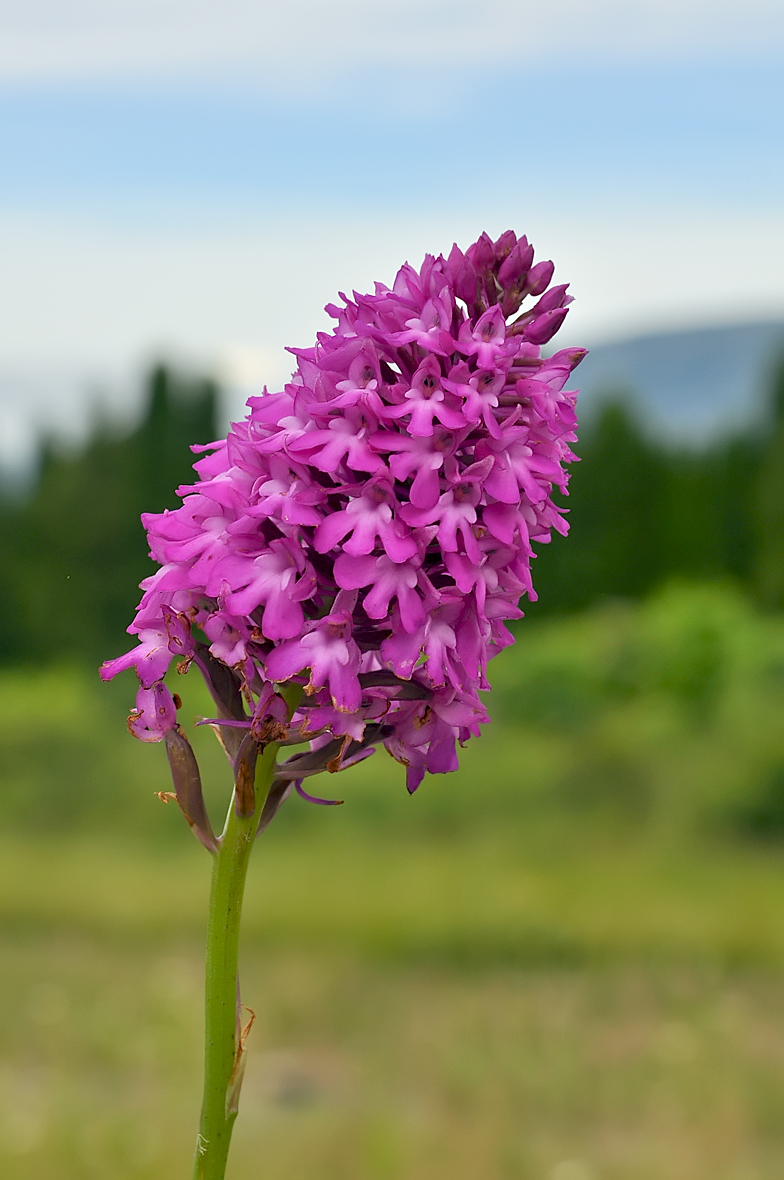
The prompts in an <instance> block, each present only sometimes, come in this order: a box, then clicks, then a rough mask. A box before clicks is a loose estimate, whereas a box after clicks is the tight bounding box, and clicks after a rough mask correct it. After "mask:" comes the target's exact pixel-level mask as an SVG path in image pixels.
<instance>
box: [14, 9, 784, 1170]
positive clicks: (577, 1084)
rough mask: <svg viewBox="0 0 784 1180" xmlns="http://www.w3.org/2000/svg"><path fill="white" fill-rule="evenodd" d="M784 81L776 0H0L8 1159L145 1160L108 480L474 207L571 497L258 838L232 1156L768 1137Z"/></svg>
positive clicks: (194, 994) (161, 889)
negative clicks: (506, 232) (562, 430)
mask: <svg viewBox="0 0 784 1180" xmlns="http://www.w3.org/2000/svg"><path fill="white" fill-rule="evenodd" d="M782 82H784V15H782V9H781V7H780V5H779V4H778V3H774V2H773V0H750V2H749V3H747V4H745V5H744V6H742V8H739V7H738V6H736V5H731V4H729V3H728V2H725V0H681V2H680V3H679V4H677V5H676V4H675V3H674V2H672V0H641V2H640V3H638V4H636V5H635V6H633V7H632V6H629V5H622V4H620V3H616V2H615V0H593V2H591V0H565V2H564V3H562V4H561V5H559V6H557V9H556V8H554V7H553V8H546V7H544V6H541V5H534V4H533V3H529V2H528V0H518V2H515V0H485V3H484V4H483V5H482V6H481V7H480V6H477V5H474V4H468V3H463V2H462V0H451V2H450V3H448V4H447V3H445V2H441V0H417V2H414V0H396V2H395V3H391V2H389V0H376V2H375V3H373V4H368V3H367V2H363V3H360V2H359V0H335V3H333V4H331V5H329V6H326V5H323V4H320V3H317V2H316V0H290V2H289V3H287V4H286V5H285V7H283V8H278V7H277V6H275V7H273V6H272V5H270V4H267V3H266V2H262V3H254V4H251V3H248V2H247V0H226V2H224V4H222V5H221V6H220V8H218V6H216V5H213V4H209V3H206V2H201V0H191V2H190V3H188V4H184V3H181V2H180V0H155V3H151V2H148V3H144V2H139V0H136V2H135V3H133V4H131V3H130V2H127V3H126V2H125V0H112V2H111V3H106V0H102V2H101V3H98V2H96V0H59V3H57V4H55V3H54V2H53V0H25V3H24V4H22V3H21V2H20V0H0V153H1V156H2V159H3V168H2V170H0V251H1V254H0V256H1V257H2V268H0V439H1V440H2V445H1V446H0V476H1V479H0V488H1V489H2V490H1V494H0V530H1V532H2V559H1V561H0V590H1V592H2V593H1V595H0V601H1V602H2V611H0V775H1V776H2V777H1V781H0V820H2V823H1V825H0V853H1V855H0V919H1V924H0V943H1V944H2V955H1V956H0V999H1V1001H2V1002H0V1173H1V1174H2V1175H3V1176H4V1177H5V1176H7V1177H9V1178H10V1180H160V1178H161V1177H166V1178H167V1180H168V1178H169V1177H172V1178H173V1177H177V1176H183V1177H184V1176H187V1175H188V1170H189V1163H188V1161H189V1157H190V1152H191V1147H192V1142H193V1137H194V1135H195V1125H196V1113H197V1108H198V1103H199V1100H200V1085H201V1083H200V1076H199V1075H200V1058H201V1048H200V1036H201V1032H200V1023H201V1003H202V1001H201V987H202V984H201V960H202V943H203V934H204V920H205V918H204V915H205V906H206V895H207V887H208V876H209V865H208V863H207V861H208V858H207V856H206V854H205V853H204V852H203V850H202V849H201V848H200V847H199V846H198V845H197V844H196V842H195V841H194V840H193V838H192V837H191V836H190V834H189V833H188V831H187V828H186V825H185V824H184V823H183V822H182V818H181V816H180V815H179V812H178V811H177V809H176V808H174V807H164V806H163V805H162V804H161V803H160V802H159V801H158V800H157V799H156V798H155V794H154V792H156V791H163V790H166V789H167V787H168V782H167V771H166V763H165V756H164V754H163V751H162V750H161V749H160V748H159V747H145V746H142V745H140V744H139V743H138V742H134V741H133V740H132V739H131V738H130V737H129V736H128V735H127V733H126V731H125V725H124V717H125V714H126V713H127V710H128V707H129V705H130V704H131V701H132V697H133V683H132V680H133V678H132V676H130V675H129V676H128V678H127V680H126V678H125V677H122V678H120V679H119V681H117V682H113V683H112V684H110V685H101V684H100V683H99V682H98V678H97V673H96V667H97V664H98V663H99V662H100V661H101V660H102V659H104V658H107V657H109V656H113V655H116V654H118V653H119V652H120V651H121V650H123V648H124V645H125V643H126V642H127V637H126V636H125V634H124V628H125V627H126V626H127V623H128V622H129V621H130V618H131V615H132V611H133V606H134V604H135V601H136V598H137V595H138V591H137V589H136V587H137V584H138V582H139V580H140V579H141V578H143V577H144V576H145V575H146V573H147V572H149V570H150V569H151V568H152V567H151V565H150V563H149V559H148V558H147V556H146V547H145V543H144V536H143V532H142V529H141V525H140V523H139V519H138V517H139V513H140V512H141V511H150V510H161V509H163V508H164V507H166V506H174V504H175V503H176V497H175V496H174V488H175V487H176V486H177V485H178V484H180V483H182V482H186V481H188V479H189V472H190V466H189V465H190V462H191V458H192V456H191V455H190V452H189V450H188V445H189V444H190V443H194V442H204V441H208V440H209V439H211V438H213V437H215V435H216V434H218V433H220V432H222V431H224V430H225V428H226V424H227V422H228V421H229V420H231V419H232V418H236V417H237V416H238V415H241V414H242V405H243V401H244V399H245V398H246V397H247V396H248V395H249V394H252V393H256V392H258V391H259V389H260V388H261V387H262V386H263V385H264V383H267V384H269V385H270V387H273V388H274V387H275V386H278V385H279V383H280V382H282V381H283V380H285V378H286V375H287V373H288V371H289V365H288V362H287V354H286V353H285V351H284V348H285V346H286V345H303V344H308V343H309V342H310V341H311V340H312V338H313V336H314V333H315V332H316V331H317V330H319V329H321V328H323V327H325V326H326V325H327V319H326V317H325V316H324V313H323V311H322V307H323V305H324V304H325V303H327V302H328V301H330V300H331V299H333V298H334V296H335V292H336V291H337V290H343V289H346V290H350V289H351V288H352V287H355V288H357V289H367V288H368V287H369V286H370V285H371V284H372V282H373V280H374V279H381V280H383V281H387V282H389V281H390V280H391V278H392V277H393V275H394V272H395V269H396V268H397V266H398V265H399V264H400V263H401V262H402V261H403V259H404V258H410V260H411V261H412V262H414V263H418V262H419V261H420V260H421V256H422V254H423V253H424V252H425V251H426V250H427V251H435V252H438V251H441V250H448V248H449V247H450V245H451V243H452V241H453V240H457V241H458V242H459V243H460V244H462V245H463V246H465V245H466V244H468V243H469V242H470V241H472V240H474V239H475V238H476V237H477V236H478V234H479V233H480V232H481V231H482V230H483V229H487V230H488V232H490V233H491V234H494V235H497V234H498V233H499V232H500V231H501V230H503V229H505V228H507V227H508V226H512V227H514V228H515V229H516V230H517V231H518V232H526V233H527V234H528V235H529V237H530V238H531V240H532V241H533V243H534V244H535V246H536V248H537V252H538V256H539V257H540V258H541V257H553V258H554V260H555V261H556V264H557V270H556V275H557V280H558V281H568V280H570V281H571V282H572V291H573V293H574V295H575V298H576V302H575V304H574V306H573V308H572V309H571V311H570V315H569V317H568V320H567V324H566V326H565V327H564V329H562V332H561V337H562V338H563V341H562V342H563V344H581V345H585V346H587V347H589V348H590V349H591V353H590V355H589V357H588V358H587V359H586V361H584V362H583V365H582V366H581V367H580V368H579V369H578V370H577V373H576V377H577V378H578V379H579V380H578V381H577V384H579V385H580V386H581V389H582V391H583V392H582V395H581V396H582V404H583V413H582V431H581V441H580V446H579V447H578V453H579V455H580V463H579V464H578V465H576V466H575V469H574V473H573V478H572V485H571V496H570V498H569V507H570V520H571V525H572V532H571V535H570V537H569V538H568V539H566V540H564V539H562V538H560V537H556V538H555V540H554V541H553V543H552V544H551V545H550V546H545V547H542V548H541V550H540V552H539V555H538V557H537V560H536V563H535V571H534V580H535V584H536V586H537V590H538V591H539V594H540V599H539V601H538V602H537V603H535V604H532V605H531V606H530V608H527V615H526V618H525V619H524V620H522V621H521V622H520V623H519V624H517V625H516V635H517V643H516V645H515V647H514V648H512V649H510V650H508V651H505V652H504V653H503V654H502V655H501V656H500V657H499V658H498V659H497V660H496V661H495V665H494V667H493V675H492V681H493V691H492V693H491V695H490V697H489V702H488V703H489V709H490V712H491V715H492V717H493V722H492V724H491V726H490V727H489V728H488V729H487V730H486V732H485V733H484V735H483V736H482V737H481V738H480V739H478V740H476V741H474V742H472V744H471V745H469V747H467V748H466V750H465V751H464V752H463V756H462V759H461V769H460V771H459V772H458V773H457V774H455V775H449V776H443V777H428V778H427V779H426V781H425V782H424V783H423V785H422V787H421V788H420V790H419V791H418V792H417V794H416V795H415V796H414V797H413V798H411V799H409V798H408V796H407V795H406V792H405V789H404V785H403V780H402V770H401V768H400V767H399V766H397V765H396V764H395V763H393V762H392V761H391V760H390V759H388V758H387V757H386V756H385V755H383V753H382V754H377V755H376V757H375V758H373V759H371V760H369V761H368V762H366V763H363V764H361V765H360V766H358V767H356V768H354V769H353V770H351V771H349V772H346V774H345V775H343V776H341V777H340V778H338V779H336V780H332V779H330V780H329V782H326V783H325V784H324V787H323V790H324V793H328V792H329V791H330V790H331V791H332V793H334V794H335V795H339V796H340V797H342V798H343V799H344V800H345V803H344V805H343V806H342V807H338V808H315V807H308V805H306V804H305V803H304V802H302V801H299V800H295V801H293V802H290V803H287V805H286V806H285V807H284V808H283V810H282V811H281V814H280V816H279V817H278V818H277V819H276V822H275V824H274V825H273V827H272V828H271V829H270V831H269V832H268V833H267V834H266V835H265V836H264V838H263V840H262V841H261V842H260V845H259V847H258V849H257V854H256V856H255V858H254V863H253V866H252V870H251V874H252V875H251V879H250V882H249V888H248V898H247V923H246V935H245V946H244V951H243V994H244V998H245V1000H246V1002H247V1003H248V1004H249V1005H250V1006H251V1007H252V1008H253V1010H254V1011H255V1014H256V1024H255V1027H254V1029H253V1032H252V1034H251V1045H250V1047H251V1053H250V1060H249V1066H248V1073H247V1080H246V1084H245V1090H244V1092H243V1099H242V1108H241V1117H240V1120H239V1122H238V1124H237V1131H236V1145H235V1149H234V1154H233V1156H232V1162H231V1170H230V1175H231V1176H232V1177H234V1178H236V1180H242V1178H247V1180H251V1178H255V1177H257V1176H260V1175H263V1176H265V1177H267V1178H268V1180H284V1178H286V1180H288V1178H289V1177H292V1176H296V1177H310V1176H313V1177H316V1176H317V1177H320V1178H323V1180H420V1178H421V1180H425V1177H427V1180H439V1178H440V1177H447V1176H448V1177H450V1180H469V1178H470V1180H476V1178H477V1177H482V1178H485V1177H487V1178H488V1180H665V1178H666V1180H707V1178H708V1177H710V1178H711V1180H774V1178H775V1180H778V1178H779V1177H780V1176H781V1175H782V1171H784V1130H783V1128H784V974H783V972H784V864H782V852H784V727H782V715H783V711H784V615H782V607H784V185H783V183H782V182H783V181H784V165H783V164H782V158H783V157H782V153H781V142H782V133H783V132H784V100H783V97H782ZM192 681H193V676H188V677H186V678H181V679H180V681H179V683H178V685H177V688H178V691H179V692H180V693H181V695H182V696H183V698H184V716H186V717H196V716H197V715H199V714H200V713H202V712H204V711H206V710H207V708H208V706H207V704H206V702H205V700H204V696H203V693H201V692H200V690H199V686H198V684H195V683H192ZM193 740H194V743H195V744H196V747H197V751H198V754H199V759H200V762H201V764H202V770H203V777H204V779H205V782H206V786H207V791H208V793H209V800H210V805H211V807H212V808H213V809H214V811H215V813H216V817H217V813H218V812H219V811H220V810H221V809H222V808H223V807H225V805H226V801H227V796H228V790H229V776H228V768H227V766H226V764H225V759H224V758H223V755H222V754H221V752H220V750H219V749H218V747H217V744H216V743H215V742H214V739H213V738H212V735H211V734H210V733H209V732H207V731H206V730H197V731H194V737H193Z"/></svg>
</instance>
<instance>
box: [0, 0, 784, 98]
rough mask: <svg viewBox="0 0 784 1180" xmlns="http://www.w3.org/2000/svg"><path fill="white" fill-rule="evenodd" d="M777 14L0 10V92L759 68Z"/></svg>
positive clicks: (201, 5) (195, 7) (65, 4)
mask: <svg viewBox="0 0 784 1180" xmlns="http://www.w3.org/2000/svg"><path fill="white" fill-rule="evenodd" d="M783 44H784V9H782V5H781V3H780V0H746V2H745V3H744V4H742V5H739V4H737V3H736V2H735V0H637V2H636V3H634V4H630V3H628V0H560V3H558V4H549V5H548V4H543V3H541V0H484V2H483V3H482V4H477V3H475V2H474V0H371V2H369V0H332V3H330V4H326V3H324V0H287V2H286V3H285V4H278V3H269V2H268V3H260V2H259V0H223V2H222V3H221V4H217V3H215V0H3V2H2V3H0V78H5V79H11V78H39V79H45V78H68V77H77V78H80V77H110V78H114V77H116V76H117V75H118V74H120V75H123V74H124V75H126V76H130V77H133V76H138V75H145V74H146V75H149V74H153V75H156V74H158V75H166V74H168V73H169V72H170V71H172V70H174V71H182V72H184V73H186V74H187V73H193V72H199V73H201V71H203V70H205V69H206V68H210V69H212V70H215V71H217V72H218V73H220V72H221V71H227V70H233V69H236V68H237V67H245V68H246V70H247V72H248V75H249V76H252V75H254V74H255V75H256V77H257V78H258V79H259V80H260V81H261V82H263V81H264V79H265V78H267V80H269V78H270V77H271V78H273V79H275V80H276V81H277V82H280V80H281V79H282V78H283V77H287V78H288V79H289V81H290V83H291V84H292V85H296V86H297V87H303V86H304V87H310V86H312V85H313V84H314V82H315V80H316V79H317V78H319V77H322V76H323V75H324V74H333V73H341V72H344V71H346V70H349V71H350V70H351V69H352V68H353V69H356V70H360V71H364V70H365V69H366V67H368V66H369V65H371V64H372V63H379V62H380V63H384V62H386V63H394V64H397V65H400V66H419V67H423V68H427V66H428V64H431V63H432V64H434V65H438V66H448V67H450V68H457V69H459V68H460V67H461V66H463V65H466V64H472V63H474V64H475V63H481V64H482V65H487V66H492V65H493V64H494V63H501V62H503V61H504V60H509V59H517V60H522V61H526V60H531V59H532V58H538V57H542V56H543V57H546V58H557V59H558V60H561V61H563V60H564V59H567V60H573V61H576V60H584V58H585V56H586V55H599V56H604V57H628V56H629V55H633V56H636V57H643V58H644V57H651V56H654V57H662V56H663V57H671V56H676V57H677V56H682V55H684V54H696V55H698V56H704V55H706V54H715V53H719V54H732V55H736V54H738V53H743V52H749V53H764V54H767V55H769V54H770V53H771V52H772V51H774V50H775V47H776V45H777V46H778V48H779V50H781V48H782V47H783ZM348 80H349V81H350V74H349V77H348Z"/></svg>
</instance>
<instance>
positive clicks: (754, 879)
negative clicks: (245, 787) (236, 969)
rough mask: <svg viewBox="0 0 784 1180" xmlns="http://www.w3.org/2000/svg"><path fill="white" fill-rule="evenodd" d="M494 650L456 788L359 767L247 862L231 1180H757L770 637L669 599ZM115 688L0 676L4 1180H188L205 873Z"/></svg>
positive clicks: (762, 1129)
mask: <svg viewBox="0 0 784 1180" xmlns="http://www.w3.org/2000/svg"><path fill="white" fill-rule="evenodd" d="M517 634H518V642H517V644H516V646H515V647H514V648H513V649H509V650H507V651H505V652H504V653H502V654H501V655H500V656H499V657H498V658H497V660H495V661H494V664H493V667H492V680H493V692H492V693H491V694H490V696H489V698H488V700H489V708H490V711H491V714H492V717H493V722H492V724H491V725H490V726H488V727H487V728H486V730H485V731H484V733H483V735H482V737H481V738H480V739H478V740H474V741H472V742H471V743H470V744H469V745H468V746H467V747H466V749H465V750H464V751H463V753H462V757H461V769H460V771H459V772H458V773H457V774H455V775H449V776H443V777H433V778H428V779H426V780H425V782H424V783H423V784H422V787H421V788H420V790H419V791H418V792H417V794H416V795H415V796H413V797H412V798H409V797H408V795H407V794H406V791H405V788H404V785H403V774H402V768H401V767H399V766H398V765H397V764H396V763H395V762H393V761H392V760H391V759H390V758H389V757H388V756H387V754H386V753H385V752H384V751H383V750H382V751H380V752H378V753H377V754H376V755H375V757H373V758H372V759H369V760H368V761H366V762H364V763H362V764H361V765H359V766H357V767H355V768H353V769H352V770H350V771H347V772H345V773H343V774H341V775H337V776H328V775H324V776H322V777H321V778H319V779H315V780H312V784H313V786H312V789H313V790H314V791H315V792H316V793H320V794H323V795H325V796H328V797H331V798H341V799H343V800H344V804H343V806H341V807H331V808H326V807H316V806H312V805H308V804H306V803H305V802H303V801H302V800H299V799H294V800H290V801H288V802H287V803H286V805H285V806H284V808H283V809H282V811H281V813H280V814H279V816H278V817H277V818H276V820H275V822H274V824H273V825H272V826H271V828H270V829H269V830H268V831H267V833H265V835H264V836H263V837H262V838H261V839H260V840H259V842H258V844H257V847H256V850H255V852H254V859H253V863H252V866H251V874H250V879H249V883H248V890H247V895H246V907H245V921H244V930H245V938H244V950H243V966H242V983H243V999H244V1002H245V1003H246V1004H247V1005H248V1006H249V1008H250V1009H252V1010H253V1013H254V1014H255V1023H254V1025H253V1028H252V1031H251V1033H250V1041H249V1048H250V1056H249V1063H248V1071H247V1076H246V1082H245V1087H244V1090H243V1095H242V1101H241V1107H240V1119H239V1121H238V1123H237V1129H236V1132H235V1146H234V1148H233V1151H232V1157H231V1161H230V1168H229V1176H230V1177H231V1178H232V1180H256V1178H259V1180H300V1178H303V1180H305V1178H310V1177H314V1178H315V1177H318V1178H319V1180H442V1178H443V1180H446V1178H447V1177H448V1178H449V1180H469V1178H470V1180H484V1178H487V1180H518V1178H519V1180H665V1178H666V1180H708V1178H709V1177H710V1180H774V1178H776V1180H779V1178H780V1177H781V1176H782V1175H784V725H782V717H784V619H782V617H781V616H778V615H765V614H762V613H760V612H759V611H757V610H755V609H754V608H752V607H751V606H750V605H749V603H748V601H747V600H746V599H745V598H744V597H743V596H742V595H741V594H739V593H738V592H736V591H735V590H733V589H732V588H731V587H729V586H725V585H720V584H717V585H692V586H688V585H670V586H669V587H667V588H666V589H664V590H662V591H661V592H659V593H658V594H657V595H655V596H654V597H652V598H650V599H649V600H647V601H646V602H645V603H643V604H642V605H634V604H630V603H627V602H622V601H617V602H610V601H608V602H605V603H604V604H603V605H601V606H598V607H596V608H594V609H592V610H591V611H589V612H585V613H582V614H580V615H575V616H573V617H569V618H542V619H535V620H530V621H529V620H524V621H523V622H521V624H520V625H519V626H518V630H517ZM177 691H178V692H179V693H180V695H181V696H182V697H183V701H184V704H183V712H182V715H181V716H182V718H183V722H184V724H186V726H189V724H190V721H191V719H193V718H195V717H197V716H199V715H201V714H203V713H208V712H209V704H208V702H207V700H206V699H205V695H204V693H203V692H200V690H199V685H198V683H197V682H196V680H195V676H194V675H193V674H191V675H189V676H187V677H180V678H178V681H177ZM133 693H134V686H133V680H132V677H131V676H128V677H122V678H120V680H119V682H115V683H113V684H111V685H108V686H102V685H101V684H100V683H99V681H98V678H97V674H96V673H95V672H94V671H92V670H90V669H85V668H84V667H83V666H81V665H78V664H74V665H64V666H60V667H57V668H47V667H44V668H41V669H39V670H15V671H10V670H6V671H4V672H3V673H2V675H1V676H0V759H1V760H2V764H1V765H2V793H1V794H0V820H2V828H1V829H0V919H1V921H0V942H1V943H2V959H1V960H0V1175H2V1176H3V1177H4V1178H6V1177H7V1178H8V1180H176V1178H177V1177H183V1178H185V1177H187V1176H188V1175H189V1162H190V1153H191V1150H192V1145H193V1141H194V1138H195V1130H196V1122H197V1114H198V1106H199V1102H200V1091H201V1003H202V1000H201V988H202V982H201V969H202V967H201V964H202V943H203V934H204V922H205V911H206V898H207V891H208V885H209V870H210V864H209V857H208V855H207V854H206V853H205V852H204V851H203V850H202V849H201V848H200V846H199V845H197V843H196V841H195V840H194V839H193V837H192V836H191V835H190V833H189V832H188V830H187V826H186V824H185V822H184V821H183V819H182V817H181V816H180V814H179V812H178V810H177V808H176V806H175V805H168V806H167V805H165V804H163V803H162V802H160V801H159V799H158V798H156V795H155V792H157V791H165V790H167V789H168V787H169V782H168V773H167V766H166V759H165V755H164V752H163V749H162V748H161V747H160V746H143V745H141V744H140V743H138V742H135V741H133V740H132V739H131V738H130V737H129V736H128V735H127V733H126V730H125V725H124V715H125V713H126V712H127V710H128V708H129V707H130V705H131V704H132V700H133ZM193 742H194V745H195V747H196V749H197V753H198V756H199V760H200V764H201V766H202V774H203V778H204V780H205V786H206V788H207V792H208V795H209V801H210V806H211V808H212V810H213V812H214V817H215V820H216V822H218V813H219V812H220V811H221V810H222V809H224V808H225V806H226V804H227V801H228V790H229V774H228V766H227V764H226V762H225V758H224V756H223V754H222V753H221V751H220V749H219V747H218V745H217V742H216V741H215V739H214V737H213V735H212V734H211V732H210V731H209V730H208V729H207V728H202V729H198V730H195V731H193Z"/></svg>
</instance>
